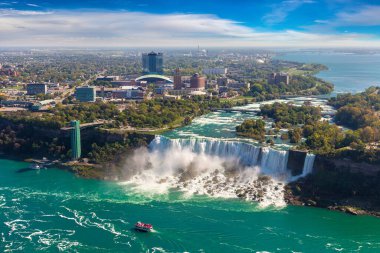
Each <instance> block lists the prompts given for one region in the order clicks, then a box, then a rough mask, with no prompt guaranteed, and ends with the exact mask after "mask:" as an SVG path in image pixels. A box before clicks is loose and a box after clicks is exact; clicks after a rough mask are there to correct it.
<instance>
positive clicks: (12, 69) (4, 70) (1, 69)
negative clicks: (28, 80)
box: [0, 64, 23, 77]
mask: <svg viewBox="0 0 380 253" xmlns="http://www.w3.org/2000/svg"><path fill="white" fill-rule="evenodd" d="M22 68H23V66H22V65H18V66H13V65H2V64H0V75H1V76H12V77H16V76H19V75H20V72H19V69H22Z"/></svg>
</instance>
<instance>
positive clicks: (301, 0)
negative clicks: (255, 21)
mask: <svg viewBox="0 0 380 253" xmlns="http://www.w3.org/2000/svg"><path fill="white" fill-rule="evenodd" d="M312 3H315V1H313V0H284V1H282V2H281V3H279V4H275V5H273V6H272V11H271V12H270V13H268V14H267V15H265V16H264V17H263V21H264V22H265V23H267V24H269V25H273V24H278V23H281V22H283V21H285V19H286V18H287V17H288V15H289V13H291V12H292V11H295V10H296V9H298V8H299V7H301V6H302V5H304V4H312Z"/></svg>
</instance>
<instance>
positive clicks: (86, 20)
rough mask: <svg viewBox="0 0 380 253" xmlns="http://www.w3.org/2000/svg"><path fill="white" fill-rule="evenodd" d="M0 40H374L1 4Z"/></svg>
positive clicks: (201, 18)
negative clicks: (18, 9)
mask: <svg viewBox="0 0 380 253" xmlns="http://www.w3.org/2000/svg"><path fill="white" fill-rule="evenodd" d="M0 24H1V26H0V38H1V39H0V46H96V47H104V46H118V47H144V46H147V47H152V46H153V47H165V46H166V47H188V46H195V45H198V44H202V45H203V46H208V47H212V46H219V47H242V46H245V47H253V46H268V47H269V46H274V47H275V46H276V47H286V46H294V47H331V46H373V45H376V43H378V41H374V40H373V38H371V37H370V36H368V35H358V34H350V33H347V34H344V35H342V34H330V35H328V34H318V33H306V32H297V31H292V30H288V31H281V32H258V31H256V30H254V29H252V28H250V27H247V26H245V25H244V24H242V23H239V22H235V21H232V20H228V19H221V18H218V17H216V16H214V15H200V14H167V15H158V14H149V13H143V12H127V11H123V12H107V11H96V12H94V11H82V12H79V11H76V12H69V11H54V12H41V11H17V10H9V9H2V10H1V9H0Z"/></svg>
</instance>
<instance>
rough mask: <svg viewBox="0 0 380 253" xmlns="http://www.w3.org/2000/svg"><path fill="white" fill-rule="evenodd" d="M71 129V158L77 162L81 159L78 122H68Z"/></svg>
mask: <svg viewBox="0 0 380 253" xmlns="http://www.w3.org/2000/svg"><path fill="white" fill-rule="evenodd" d="M70 126H71V127H72V129H71V158H72V159H73V160H78V159H79V158H80V157H81V153H82V150H81V140H80V122H79V121H78V120H73V121H71V122H70Z"/></svg>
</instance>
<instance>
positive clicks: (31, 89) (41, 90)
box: [26, 83, 47, 95]
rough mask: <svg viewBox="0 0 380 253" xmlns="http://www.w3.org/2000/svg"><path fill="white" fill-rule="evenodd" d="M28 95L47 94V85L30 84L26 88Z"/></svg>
mask: <svg viewBox="0 0 380 253" xmlns="http://www.w3.org/2000/svg"><path fill="white" fill-rule="evenodd" d="M26 91H27V94H28V95H38V94H44V95H45V94H46V93H47V85H46V84H43V83H30V84H28V85H27V86H26Z"/></svg>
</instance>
